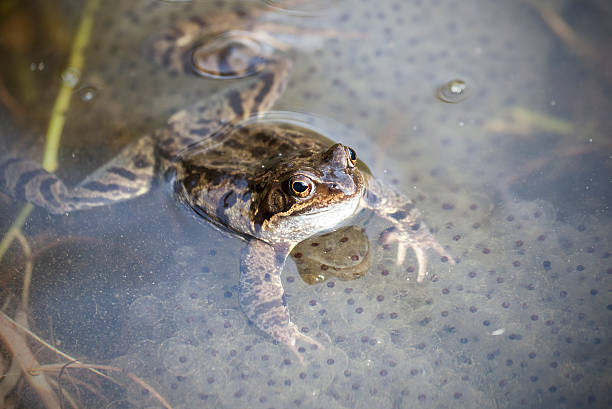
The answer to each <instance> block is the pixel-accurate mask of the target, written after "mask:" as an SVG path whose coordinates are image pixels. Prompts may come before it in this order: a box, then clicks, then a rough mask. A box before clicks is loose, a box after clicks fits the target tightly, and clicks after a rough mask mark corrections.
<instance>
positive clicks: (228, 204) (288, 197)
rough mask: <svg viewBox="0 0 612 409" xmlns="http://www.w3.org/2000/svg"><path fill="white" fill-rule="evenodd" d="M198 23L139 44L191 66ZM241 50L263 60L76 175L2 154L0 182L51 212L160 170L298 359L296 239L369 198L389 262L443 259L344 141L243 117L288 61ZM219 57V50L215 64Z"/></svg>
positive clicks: (256, 107) (247, 303) (102, 200)
mask: <svg viewBox="0 0 612 409" xmlns="http://www.w3.org/2000/svg"><path fill="white" fill-rule="evenodd" d="M206 30H207V25H206V23H204V22H203V21H202V20H199V19H192V20H189V22H188V23H185V24H182V25H181V26H179V27H178V28H174V29H172V30H169V31H168V32H167V33H165V34H164V35H161V36H158V37H156V38H155V39H154V40H153V41H152V43H151V44H152V45H151V47H149V48H147V50H148V51H147V53H148V54H149V56H150V57H151V58H152V59H153V60H155V61H158V62H160V63H161V64H162V65H165V66H166V67H167V68H168V69H169V70H171V71H175V72H185V71H186V70H189V69H192V68H191V67H192V66H191V65H190V64H185V56H186V53H187V51H186V50H190V49H192V48H193V46H190V44H193V43H194V42H195V41H197V39H200V38H202V37H203V34H205V33H206ZM176 44H180V46H179V45H176ZM230 54H231V53H230ZM234 54H235V53H234ZM225 55H229V54H225ZM250 58H253V59H255V60H254V61H253V62H252V63H248V62H247V63H245V64H244V67H248V69H251V68H252V67H255V66H257V67H259V66H261V65H262V63H263V62H265V66H264V68H262V69H261V70H260V71H259V72H258V73H257V74H256V75H252V76H250V77H248V78H244V79H242V80H240V81H239V82H238V83H237V85H234V86H232V87H231V88H228V89H226V90H223V91H221V92H219V93H218V94H215V95H212V96H211V97H210V98H208V99H207V100H205V101H201V102H200V103H198V104H196V105H194V106H191V107H188V108H187V109H185V110H182V111H179V112H178V113H176V114H174V115H173V116H172V117H171V118H170V119H169V121H168V125H167V126H166V127H165V128H163V129H161V130H160V131H158V132H157V133H155V134H153V135H145V136H143V137H142V138H140V139H139V140H137V141H136V142H134V143H132V144H131V145H129V146H127V147H126V148H124V149H123V151H122V152H120V154H119V155H118V156H117V157H116V158H115V159H114V160H112V161H111V162H109V163H107V164H106V165H104V166H103V167H102V168H100V169H99V170H97V171H96V172H94V173H93V174H92V175H90V176H88V177H87V178H85V180H84V181H83V182H81V183H80V184H78V185H77V186H75V187H73V188H68V187H67V186H66V185H65V184H64V183H63V182H62V181H61V180H60V179H58V178H57V177H56V176H55V175H54V174H51V173H48V172H46V171H45V170H44V169H42V168H41V167H40V165H38V164H36V163H34V162H30V161H27V160H24V159H21V158H18V157H4V158H2V159H0V188H1V189H2V190H4V191H5V192H7V193H9V194H11V195H12V196H13V197H15V198H16V199H18V200H25V201H28V202H31V203H33V204H35V205H38V206H41V207H44V208H46V209H47V210H48V211H50V212H51V213H56V214H62V213H66V212H71V211H75V210H84V209H88V208H92V207H97V206H104V205H108V204H111V203H115V202H118V201H123V200H129V199H133V198H135V197H138V196H140V195H143V194H145V193H146V192H148V191H149V190H150V189H151V188H152V187H153V186H156V185H158V184H160V181H168V182H169V184H171V185H172V187H173V191H174V192H175V193H176V196H177V198H178V199H179V200H181V201H183V202H184V203H185V204H186V205H188V206H189V207H190V208H192V209H193V210H194V211H195V212H196V213H197V214H199V215H200V216H202V217H204V218H205V219H207V220H209V221H210V222H212V223H214V224H215V225H217V226H219V227H222V228H224V229H227V230H229V231H231V232H233V233H234V234H236V235H238V236H239V237H241V238H243V239H245V240H246V241H247V246H246V248H245V250H244V251H243V254H242V260H241V267H240V291H239V302H240V306H241V308H242V310H243V311H244V312H245V314H246V315H247V316H248V318H249V319H250V320H251V321H252V322H253V323H254V324H255V325H256V326H257V327H258V328H260V329H261V330H262V331H264V332H265V333H267V334H269V335H270V336H271V337H272V338H274V339H275V340H277V341H278V342H280V343H283V344H285V345H287V346H288V347H289V348H290V349H291V350H292V351H294V352H295V353H296V354H297V355H298V357H300V359H302V358H301V355H300V354H299V353H298V349H297V346H296V341H298V340H301V341H303V342H306V343H310V344H314V345H319V343H318V342H317V341H315V340H313V339H311V338H309V337H307V336H306V335H303V334H301V333H300V332H299V330H298V329H297V327H296V325H295V324H294V323H293V322H292V321H291V320H290V317H289V311H288V307H287V303H286V301H285V296H284V290H283V287H282V284H281V280H280V274H281V272H282V270H283V266H284V264H285V261H286V259H287V256H288V255H289V253H290V252H291V251H292V249H293V248H294V247H295V246H296V245H297V244H298V243H299V242H301V241H303V240H305V239H306V238H308V237H311V236H313V235H314V234H317V233H320V232H324V231H328V230H331V229H333V228H334V227H335V226H337V225H338V224H339V223H340V222H342V221H344V220H346V219H348V218H350V217H351V216H352V215H354V214H355V213H356V212H357V211H359V210H360V209H362V208H369V209H371V210H373V211H375V212H376V213H377V214H379V215H380V216H382V217H383V218H385V219H386V220H388V221H389V222H390V223H391V224H392V227H391V228H390V229H388V231H387V232H386V233H385V235H384V236H383V239H384V240H385V241H387V242H390V241H397V242H398V246H399V247H398V262H399V263H401V262H402V261H403V258H404V255H405V252H406V249H407V248H408V247H411V248H412V249H413V250H414V252H415V254H416V256H417V260H418V263H419V270H418V277H417V281H419V282H420V281H422V280H423V278H424V277H425V274H426V261H427V257H426V254H425V251H426V250H427V249H428V248H432V249H434V250H435V251H436V252H438V253H439V254H440V255H441V256H444V257H448V259H449V260H450V261H451V262H453V261H452V258H450V256H449V255H448V254H447V253H446V251H445V250H444V249H443V248H442V247H441V246H440V245H439V244H438V243H437V242H436V240H435V239H434V238H433V237H432V236H431V234H430V233H429V231H428V229H427V227H426V226H425V224H424V223H423V221H422V220H421V218H420V216H419V213H418V211H417V210H416V209H415V207H414V205H413V203H412V202H411V201H410V200H409V199H407V198H406V197H405V196H404V195H402V194H401V193H399V192H396V191H395V190H393V189H391V188H389V187H387V186H385V185H383V184H381V183H379V182H377V181H376V180H375V179H374V178H373V177H372V176H371V174H370V173H369V172H368V171H367V167H365V166H363V165H362V164H360V163H359V162H358V160H357V156H356V153H355V152H354V151H353V150H352V149H351V148H349V147H347V146H345V145H342V144H339V143H333V142H330V141H329V140H327V139H326V138H324V137H321V136H320V135H318V134H316V133H314V132H312V131H309V130H306V129H300V128H297V127H293V126H288V125H284V124H281V123H271V122H266V121H263V122H258V121H257V120H253V119H252V118H253V117H254V116H256V115H257V114H259V113H262V112H265V111H267V110H269V109H270V108H271V107H272V105H273V104H274V102H275V101H276V99H277V98H278V96H279V95H280V94H281V93H282V92H283V90H284V88H285V86H286V83H287V78H288V77H289V73H290V68H291V63H290V62H289V61H288V60H285V59H282V58H280V57H276V58H273V57H271V56H268V55H266V56H263V57H262V56H253V57H250ZM238 60H240V59H238ZM241 61H242V62H244V61H245V59H242V60H241ZM228 63H229V62H228V61H227V60H223V59H220V60H219V66H222V65H227V64H228ZM249 118H251V119H249ZM246 119H249V120H248V121H246V122H245V120H246Z"/></svg>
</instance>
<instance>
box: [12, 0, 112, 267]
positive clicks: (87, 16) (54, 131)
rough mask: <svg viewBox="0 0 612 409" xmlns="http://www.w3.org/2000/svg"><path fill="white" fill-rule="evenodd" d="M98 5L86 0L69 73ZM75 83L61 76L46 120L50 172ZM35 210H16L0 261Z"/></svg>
mask: <svg viewBox="0 0 612 409" xmlns="http://www.w3.org/2000/svg"><path fill="white" fill-rule="evenodd" d="M99 5H100V0H88V1H87V4H86V5H85V9H84V10H83V17H82V18H81V23H80V24H79V28H78V29H77V32H76V35H75V38H74V42H73V43H72V50H71V52H70V59H69V60H68V67H67V68H66V70H65V71H64V73H66V72H70V73H71V75H76V76H77V77H78V76H79V75H80V72H81V71H82V70H83V65H84V62H85V57H84V52H85V48H86V47H87V44H88V43H89V38H90V37H91V30H92V27H93V23H94V18H93V16H94V14H95V12H96V10H97V9H98V6H99ZM77 83H78V78H76V79H75V80H74V81H70V80H67V79H66V78H64V80H63V81H62V85H61V87H60V90H59V93H58V95H57V98H56V99H55V104H54V105H53V110H52V111H51V118H50V120H49V126H48V127H47V135H46V138H45V150H44V153H43V162H42V166H43V168H44V169H45V170H47V171H49V172H55V170H56V169H57V152H58V150H59V144H60V140H61V136H62V130H63V129H64V123H65V121H66V112H67V111H68V107H69V106H70V97H71V96H72V91H73V90H74V87H75V85H76V84H77ZM33 209H34V206H32V205H31V204H29V203H28V204H26V205H25V206H24V207H23V209H21V211H20V212H19V215H18V216H17V218H16V219H15V221H14V222H13V224H12V225H11V227H10V228H9V230H8V232H7V233H6V234H5V235H4V237H3V238H2V241H0V260H2V258H3V257H4V254H5V253H6V251H7V250H8V248H9V247H10V245H11V243H12V242H13V240H14V239H15V236H16V233H17V232H18V231H19V230H21V228H22V227H23V225H24V224H25V222H26V220H27V218H28V216H29V215H30V213H31V212H32V210H33Z"/></svg>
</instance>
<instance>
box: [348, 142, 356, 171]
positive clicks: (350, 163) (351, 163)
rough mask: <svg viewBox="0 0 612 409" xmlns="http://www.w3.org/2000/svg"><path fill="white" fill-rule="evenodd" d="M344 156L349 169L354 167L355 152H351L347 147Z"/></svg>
mask: <svg viewBox="0 0 612 409" xmlns="http://www.w3.org/2000/svg"><path fill="white" fill-rule="evenodd" d="M346 155H347V156H348V158H349V165H350V166H351V167H353V166H355V164H356V163H357V154H356V153H355V151H354V150H353V148H349V147H348V146H347V147H346Z"/></svg>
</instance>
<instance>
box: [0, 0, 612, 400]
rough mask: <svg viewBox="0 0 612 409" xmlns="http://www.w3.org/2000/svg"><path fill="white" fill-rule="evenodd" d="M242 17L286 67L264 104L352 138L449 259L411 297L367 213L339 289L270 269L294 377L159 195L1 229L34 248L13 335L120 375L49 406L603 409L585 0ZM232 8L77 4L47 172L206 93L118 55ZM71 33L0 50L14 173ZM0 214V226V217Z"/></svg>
mask: <svg viewBox="0 0 612 409" xmlns="http://www.w3.org/2000/svg"><path fill="white" fill-rule="evenodd" d="M317 3H320V2H317ZM153 4H155V6H154V7H153V6H152V5H153ZM247 5H248V6H255V5H260V6H263V7H268V8H267V9H265V10H266V13H264V14H263V15H262V16H260V18H262V19H263V21H265V22H266V24H268V25H267V26H266V27H268V28H269V29H270V31H271V32H273V33H274V35H275V36H276V38H277V39H279V41H281V42H282V43H283V44H285V45H286V46H287V49H286V51H285V52H286V53H287V54H288V55H289V56H290V57H291V59H292V60H293V62H294V70H293V72H292V74H291V80H290V84H289V87H288V89H287V91H286V92H285V94H284V95H283V96H282V97H281V100H280V101H279V102H278V104H277V105H276V106H275V110H278V111H285V112H300V113H306V114H305V116H304V115H302V116H299V115H298V116H297V117H298V118H300V119H304V118H310V119H312V120H314V121H315V122H316V123H319V122H320V123H321V125H318V126H319V127H318V128H317V129H318V130H319V131H326V134H327V136H329V137H330V138H331V139H334V140H337V141H341V142H343V143H346V144H348V145H351V146H353V147H355V149H356V150H357V151H358V153H359V155H360V156H361V157H362V158H363V159H364V160H365V162H366V163H368V165H369V166H370V168H371V169H372V170H373V171H374V173H375V174H377V175H378V176H379V177H380V178H381V179H383V180H386V181H387V182H389V183H394V184H396V186H397V188H398V189H400V190H402V191H403V192H405V193H407V194H408V195H409V196H410V197H412V198H413V199H414V200H415V201H416V202H417V205H418V207H419V208H420V210H421V211H422V213H423V214H424V216H425V220H426V221H427V223H428V224H429V226H430V227H432V228H433V229H434V231H435V236H436V238H437V239H438V240H439V241H440V242H441V243H442V244H444V245H446V246H448V249H449V251H450V252H451V253H452V254H453V255H454V257H455V258H456V259H457V261H458V263H457V264H456V265H454V266H449V264H448V263H443V262H440V261H439V259H438V258H436V257H435V255H434V254H430V256H431V258H432V260H431V262H430V275H429V276H428V279H426V280H425V282H424V283H422V284H417V283H416V282H415V276H416V273H415V268H416V260H415V259H414V257H413V255H412V254H409V255H408V260H407V261H406V263H405V264H404V265H403V266H401V267H399V268H398V267H396V266H395V250H396V249H395V247H394V246H390V247H388V246H382V245H381V244H380V243H379V241H378V237H379V235H380V233H381V231H383V230H384V229H385V228H386V227H388V226H387V225H385V223H384V222H382V221H381V220H378V219H376V218H371V217H368V216H367V215H364V216H363V217H361V218H360V219H359V221H360V227H364V228H365V233H366V234H367V235H368V237H369V239H370V245H369V251H370V269H369V271H368V272H367V273H366V274H365V275H364V276H363V277H361V278H359V279H357V280H349V281H344V280H340V279H338V278H337V277H333V276H331V277H327V280H326V281H322V282H321V283H319V284H317V285H309V284H306V283H305V282H304V281H303V280H302V279H301V278H300V275H299V274H298V271H297V268H296V266H295V265H293V263H291V262H290V263H288V265H287V266H286V269H285V271H284V273H283V285H284V287H285V289H286V291H287V299H288V304H289V308H290V311H291V314H292V319H293V321H294V322H296V323H297V324H298V326H299V327H300V328H301V329H302V331H303V332H306V333H308V334H309V335H310V336H313V337H314V338H316V339H318V340H319V341H320V342H322V343H323V344H324V346H325V349H324V350H310V349H309V350H306V351H304V353H305V355H306V364H305V365H301V364H300V363H299V362H297V360H296V359H295V356H293V355H292V354H291V352H290V351H288V350H287V349H286V348H284V347H283V346H279V345H275V344H273V343H272V342H271V341H270V339H268V338H266V337H265V336H264V335H262V334H261V333H260V332H259V331H258V330H256V329H255V328H254V327H253V326H251V325H249V324H248V322H247V319H246V318H245V316H244V315H243V314H242V312H241V311H240V310H239V306H238V300H237V284H238V269H239V257H238V256H237V255H238V254H239V252H240V250H241V248H242V247H243V245H244V244H243V242H241V241H240V240H237V239H236V238H233V237H231V236H229V235H227V234H225V233H222V232H219V231H217V230H215V229H213V228H212V227H210V226H208V225H207V224H206V223H204V222H202V221H201V220H198V219H197V218H196V217H195V216H194V215H191V214H189V213H187V211H186V210H185V209H183V207H182V206H180V205H178V204H177V203H176V201H175V200H174V199H173V198H172V197H171V195H170V192H169V190H168V189H166V188H165V186H161V187H160V189H158V190H156V191H155V192H152V193H151V194H148V195H146V196H144V197H143V198H141V199H137V200H135V201H132V202H126V203H120V204H117V205H115V206H112V207H108V208H100V209H95V210H91V211H87V212H77V213H73V214H70V215H68V216H54V217H52V216H49V215H48V214H46V213H45V212H44V211H42V210H37V211H35V213H34V214H33V215H32V216H31V217H30V219H29V222H28V223H27V225H26V227H25V229H24V234H25V236H26V238H27V239H28V241H29V242H30V245H31V247H32V251H33V257H34V264H33V279H32V293H31V296H30V299H31V302H30V304H31V306H30V310H31V321H30V323H31V325H30V327H31V328H32V330H33V331H34V332H36V333H37V334H39V335H40V336H41V337H42V338H44V339H46V340H50V341H52V342H53V343H54V344H55V345H56V346H57V347H58V348H59V349H61V350H63V351H65V352H67V353H69V354H71V355H72V356H75V357H77V358H79V359H80V360H81V361H82V362H86V363H91V364H104V365H110V366H113V367H116V368H122V369H124V372H109V374H110V375H112V376H113V377H115V378H116V379H118V380H119V382H120V384H121V388H118V387H109V385H110V384H107V383H105V382H106V381H104V382H102V385H105V386H106V388H99V389H94V390H89V391H88V392H86V391H85V389H84V388H83V387H82V386H79V387H75V386H74V385H69V384H70V381H69V377H70V376H72V377H76V378H78V377H80V376H82V377H83V379H84V380H86V381H87V382H89V383H90V384H93V385H96V383H95V382H97V381H96V380H95V376H94V375H84V374H85V372H78V371H82V370H78V369H70V368H68V369H66V370H65V372H64V373H63V375H62V376H64V377H67V378H66V379H65V380H63V381H62V385H64V387H65V388H66V391H67V393H69V394H72V395H74V396H78V395H77V394H76V389H75V388H79V389H80V390H81V392H82V395H81V399H82V400H83V402H82V404H81V405H82V407H104V408H131V407H136V408H149V407H163V404H162V403H161V402H160V400H159V398H158V397H157V396H156V395H155V393H153V392H152V391H156V392H158V393H159V395H160V396H162V397H163V398H164V399H165V400H166V401H167V402H168V403H169V404H170V405H171V407H173V408H194V407H211V408H237V407H250V408H272V407H273V408H289V407H303V408H362V407H363V408H366V407H367V408H371V407H378V408H412V407H424V408H447V407H448V408H451V407H452V408H458V407H468V408H474V407H482V408H489V407H501V408H517V407H525V408H536V407H537V408H541V407H545V408H564V407H567V408H574V407H594V408H595V407H598V408H599V407H609V406H611V405H612V400H611V398H610V392H609V382H610V379H611V377H612V373H611V368H612V362H611V360H610V352H611V349H610V341H611V333H610V324H611V322H610V318H611V314H612V298H611V297H610V291H611V287H610V285H611V275H612V262H611V260H612V258H611V255H612V245H611V243H612V240H611V235H612V228H611V227H612V223H611V222H612V220H611V217H610V216H611V214H610V208H609V206H610V203H612V188H611V186H610V184H611V182H612V180H611V179H610V175H611V174H612V172H611V170H610V167H611V165H610V164H611V158H612V140H611V138H610V131H611V130H612V122H611V121H610V119H609V114H608V113H609V112H610V109H611V105H612V104H611V102H612V101H611V100H610V95H612V94H611V93H610V87H611V86H612V83H611V80H610V75H609V73H610V67H612V63H611V61H610V57H609V55H607V54H606V53H605V50H606V46H607V44H609V41H610V39H611V37H612V35H611V34H612V33H611V32H610V28H609V27H610V24H609V23H610V20H611V19H612V12H611V10H610V7H609V6H608V5H607V3H606V2H604V1H596V0H593V1H590V2H587V3H586V4H585V3H584V2H576V1H569V0H568V1H565V2H557V3H555V4H547V5H545V6H543V5H540V6H537V7H536V6H534V5H532V4H531V3H529V2H527V1H524V2H523V1H485V0H469V1H462V2H458V1H452V0H434V1H405V2H404V1H402V2H400V1H395V2H394V1H381V2H371V1H336V2H331V3H330V5H328V6H326V7H322V6H321V4H319V5H318V6H313V5H311V4H310V5H306V4H300V3H298V4H297V5H293V6H291V5H285V4H281V3H280V2H276V1H274V2H272V1H269V2H263V1H262V2H249V3H248V4H247ZM242 6H245V5H242ZM62 7H65V10H64V9H60V13H59V15H60V16H62V18H60V19H59V21H58V22H56V23H59V22H61V23H64V24H65V25H66V26H67V27H73V25H74V26H76V24H77V23H78V18H79V10H80V9H79V8H78V7H74V5H70V4H66V5H64V6H62ZM235 7H236V5H235V4H217V3H207V2H192V3H183V2H143V4H132V3H131V4H130V5H116V7H115V6H114V7H113V8H112V9H104V10H101V11H100V12H99V13H98V14H97V15H96V22H95V28H94V38H93V39H92V42H91V44H90V46H89V48H88V50H89V51H88V52H87V54H86V63H85V64H86V69H85V70H84V71H83V72H82V73H80V77H79V78H80V80H79V81H80V82H79V85H78V86H77V89H78V90H77V95H78V96H79V98H74V99H73V102H72V105H71V110H70V113H69V115H68V117H67V125H66V130H65V133H64V137H63V140H62V150H61V154H60V163H61V168H60V170H59V171H58V173H59V174H60V175H61V176H62V177H63V178H64V179H65V180H67V181H68V182H76V181H78V180H80V179H82V178H83V176H84V175H86V174H87V173H89V172H90V171H92V170H94V169H95V168H97V167H98V166H100V165H101V164H102V163H104V162H105V161H106V160H108V159H109V158H111V157H112V156H113V155H114V154H115V153H116V152H117V151H118V150H119V149H120V148H121V147H122V146H124V145H125V143H127V142H128V141H130V140H133V139H135V138H137V137H138V136H139V135H142V134H144V133H146V132H151V131H153V130H154V129H156V128H157V127H159V126H162V125H163V123H164V121H165V119H167V117H168V115H169V114H170V113H171V112H172V111H174V110H177V109H181V108H183V107H186V106H188V105H189V104H190V101H194V100H199V99H202V98H206V96H207V95H210V93H212V92H213V90H215V89H218V88H220V87H223V86H226V84H228V83H227V82H224V81H226V80H218V79H209V78H203V77H197V76H182V75H178V76H177V75H172V74H170V73H168V72H164V71H163V70H161V69H160V68H159V67H158V66H156V65H155V64H153V63H151V62H150V61H147V60H146V59H144V58H143V49H144V48H145V47H146V42H147V38H150V37H151V35H153V34H154V33H155V32H156V31H157V30H159V29H160V28H163V27H166V26H168V25H169V24H171V23H170V20H177V21H178V20H181V19H182V18H185V17H187V16H191V15H193V14H194V13H195V14H198V13H201V14H202V15H208V14H210V13H221V12H222V11H223V10H226V9H227V10H231V9H235ZM296 9H297V11H295V10H296ZM287 10H289V11H287ZM291 10H294V11H291ZM49 15H55V16H56V17H57V13H56V14H49ZM15 16H17V17H19V18H20V19H21V20H20V21H31V22H32V24H34V23H35V22H38V21H39V20H37V18H40V16H38V15H37V14H36V13H34V12H32V11H31V10H28V9H23V10H22V9H17V8H16V9H15V10H14V11H13V13H12V14H11V13H7V15H6V16H4V17H3V18H5V19H6V20H5V21H7V22H13V20H14V19H16V18H17V17H15ZM7 24H8V23H7ZM5 27H6V26H5ZM62 27H64V26H62ZM288 28H291V29H288ZM72 29H73V28H70V29H68V30H67V31H68V33H67V34H66V38H67V39H68V40H65V39H64V40H57V39H55V40H53V41H54V42H53V43H52V39H51V37H49V45H46V44H44V42H45V41H47V40H44V39H45V38H47V37H40V39H39V40H38V44H34V42H31V43H32V45H31V49H28V50H29V51H27V52H24V54H23V55H18V53H17V52H16V51H15V50H14V49H11V48H10V47H9V45H10V44H14V41H13V42H11V37H10V36H8V34H7V32H6V31H4V32H2V35H1V36H0V46H2V47H3V51H2V52H3V53H6V54H7V55H9V54H10V55H11V58H12V59H11V62H12V64H11V66H12V67H13V68H14V67H19V66H20V64H21V66H22V67H23V68H22V69H23V70H25V71H27V72H28V73H29V74H28V75H23V77H28V76H29V77H30V78H31V79H30V82H27V81H26V80H24V81H25V83H28V84H30V86H29V88H28V87H25V88H24V87H23V86H21V87H20V86H19V83H18V78H22V77H19V76H18V75H17V74H16V72H18V70H17V69H14V70H13V71H9V70H7V69H6V68H3V74H2V75H3V77H2V79H3V87H4V88H5V89H6V90H7V92H8V94H9V95H11V94H12V95H14V96H15V97H14V98H13V99H14V100H15V101H13V102H14V104H13V105H11V104H10V101H12V99H7V97H6V96H4V97H3V98H2V102H3V103H2V106H3V108H2V110H3V118H6V119H3V122H2V126H3V129H2V132H3V138H2V139H3V140H2V143H3V144H5V145H11V146H17V147H18V149H20V150H21V151H23V152H30V153H31V155H32V157H33V158H36V157H37V156H36V155H37V154H39V153H40V151H41V148H40V145H41V144H40V143H38V142H39V141H42V136H40V135H44V129H45V126H46V121H47V116H46V115H47V114H45V113H46V112H47V113H48V111H49V110H50V107H51V104H52V101H53V98H54V97H55V93H56V92H57V88H56V84H57V83H58V82H59V76H60V73H61V72H63V70H64V68H65V67H64V64H65V56H66V55H67V51H66V50H67V49H69V45H70V36H69V33H70V31H71V30H72ZM36 30H42V31H44V30H45V29H44V28H37V29H36ZM0 31H1V30H0ZM56 32H61V30H59V28H58V29H57V30H56ZM568 32H569V34H568ZM62 45H63V48H62ZM26 62H27V64H26V65H24V64H25V63H26ZM40 64H43V66H42V67H43V68H40V67H41V66H40ZM32 78H33V79H32ZM8 79H10V80H11V81H10V82H8V83H7V82H6V81H7V80H8ZM37 82H40V83H43V84H52V85H51V86H49V87H42V86H41V85H38V86H37V85H36V84H37ZM7 101H9V103H7ZM15 107H16V108H15ZM273 115H281V116H282V115H286V114H273ZM313 118H314V119H313ZM310 119H308V120H310ZM9 130H10V132H9ZM32 135H34V136H32ZM2 199H3V200H2V203H1V206H2V207H0V214H1V215H2V217H1V218H0V224H1V225H2V227H3V231H6V229H7V228H8V226H9V225H10V223H11V222H12V220H13V219H14V217H15V215H16V214H17V212H18V211H19V209H20V205H19V204H18V203H15V202H13V201H12V199H10V198H5V197H2ZM23 262H24V260H23V257H22V256H21V253H20V250H19V247H18V246H14V247H12V248H11V249H10V251H9V253H7V255H6V256H5V259H4V260H3V262H2V274H3V280H4V282H5V283H7V284H8V286H7V287H6V289H5V290H3V293H2V295H3V301H4V300H5V299H6V298H7V297H8V294H9V291H11V292H15V293H18V291H17V290H18V289H19V287H20V284H18V283H20V282H21V274H22V273H21V272H22V269H23ZM10 308H11V307H10V306H9V307H7V312H9V313H10V312H11V311H12V310H11V309H10ZM33 351H38V348H33ZM38 359H39V361H40V362H41V363H56V362H58V359H57V358H56V357H55V356H53V355H49V354H47V353H40V356H39V358H38ZM55 375H57V373H56V374H55ZM130 375H135V376H137V377H138V379H140V380H142V381H144V382H146V384H147V385H149V386H150V388H148V387H144V386H143V384H139V383H138V382H136V381H134V378H133V377H130ZM71 388H72V389H71ZM26 390H27V388H26ZM22 393H23V394H24V396H25V395H28V396H30V398H29V399H35V394H33V393H31V392H29V393H27V394H26V393H25V392H22ZM24 399H25V398H24ZM105 399H106V400H105ZM24 402H25V403H24V404H23V405H24V407H26V406H27V404H28V402H30V401H28V400H24ZM66 407H67V406H66Z"/></svg>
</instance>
